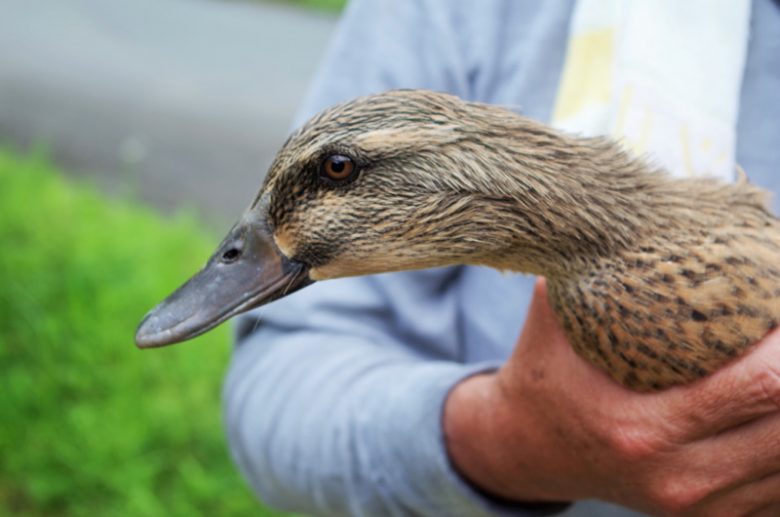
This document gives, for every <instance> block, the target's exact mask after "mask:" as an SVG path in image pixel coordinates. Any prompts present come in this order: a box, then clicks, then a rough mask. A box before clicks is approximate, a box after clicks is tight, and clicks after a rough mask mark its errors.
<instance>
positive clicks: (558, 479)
mask: <svg viewBox="0 0 780 517" xmlns="http://www.w3.org/2000/svg"><path fill="white" fill-rule="evenodd" d="M444 430H445V435H446V439H447V447H448V451H449V454H450V457H451V459H452V461H453V463H454V465H455V467H456V468H457V469H458V470H459V471H460V472H461V474H463V475H464V476H465V477H466V478H467V479H469V480H470V481H471V482H472V483H473V484H475V485H476V486H478V487H480V488H481V489H483V490H484V491H486V492H488V493H491V494H494V495H496V496H499V497H502V498H506V499H511V500H516V501H534V502H542V501H573V500H579V499H593V498H596V499H601V500H605V501H611V502H615V503H618V504H621V505H624V506H627V507H630V508H634V509H637V510H640V511H644V512H647V513H651V514H663V515H707V516H718V515H724V516H733V515H780V331H775V332H773V333H772V334H771V335H769V336H767V337H766V338H765V339H764V340H763V341H762V342H761V343H760V344H758V345H757V347H756V348H755V349H754V350H752V351H751V352H750V353H749V354H748V355H747V356H746V357H744V358H742V359H740V360H738V361H736V362H734V363H732V364H730V365H728V366H727V367H726V368H724V369H722V370H720V371H718V372H716V373H715V374H713V375H712V376H710V377H708V378H705V379H703V380H701V381H698V382H696V383H694V384H692V385H689V386H682V387H676V388H672V389H669V390H666V391H663V392H659V393H636V392H632V391H629V390H627V389H625V388H623V387H621V386H620V385H618V384H617V383H615V382H614V381H612V380H611V379H610V378H609V377H607V376H606V375H605V374H603V373H602V372H600V371H598V370H597V369H596V368H594V367H593V366H591V365H590V364H589V363H586V362H585V361H583V360H582V359H581V358H580V357H579V356H577V355H576V354H575V353H574V351H573V350H572V348H571V346H570V345H569V343H568V342H567V340H566V337H565V336H564V334H563V331H562V330H561V328H560V327H559V325H558V323H557V321H556V319H555V315H554V313H553V312H552V310H551V309H550V307H549V305H548V303H547V293H546V286H545V283H544V281H543V280H542V281H540V282H538V283H537V286H536V289H535V292H534V299H533V301H532V303H531V307H530V309H529V314H528V318H527V320H526V324H525V327H524V329H523V332H522V334H521V336H520V339H519V342H518V345H517V347H516V349H515V351H514V353H513V354H512V356H511V358H510V359H509V361H508V362H507V363H506V364H505V365H504V366H503V367H502V368H501V369H500V370H499V371H498V372H496V373H493V374H485V375H477V376H474V377H470V378H468V379H466V380H464V381H463V382H461V383H460V384H458V385H457V386H455V388H453V390H452V392H451V393H450V395H449V397H448V399H447V402H446V404H445V411H444Z"/></svg>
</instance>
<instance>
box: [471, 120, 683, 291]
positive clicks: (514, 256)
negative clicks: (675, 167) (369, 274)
mask: <svg viewBox="0 0 780 517" xmlns="http://www.w3.org/2000/svg"><path fill="white" fill-rule="evenodd" d="M522 120H523V122H524V125H523V127H521V128H519V129H516V133H515V135H514V138H501V137H499V138H493V139H490V140H488V141H487V142H486V144H487V145H488V146H490V151H491V152H482V153H481V154H480V153H479V152H478V151H477V155H478V156H479V157H480V160H479V166H481V167H484V166H485V165H488V166H490V167H491V174H490V175H485V174H484V173H482V174H480V173H479V172H478V171H475V174H477V175H478V177H480V178H486V179H485V180H484V184H480V181H473V182H472V185H471V186H470V187H471V188H470V190H471V192H472V194H471V201H472V203H473V210H472V211H471V212H472V214H473V218H472V220H471V221H469V222H467V223H466V224H470V225H471V226H472V228H473V230H474V233H473V235H474V238H475V240H476V241H477V242H480V246H477V247H475V249H478V251H475V253H476V254H477V255H476V256H475V257H474V258H475V259H476V260H475V262H476V263H480V264H483V265H487V266H490V267H494V268H497V269H506V270H514V271H521V272H526V273H532V274H540V275H545V276H555V275H562V274H571V273H572V272H577V271H582V270H583V269H584V268H585V269H586V268H587V267H588V265H589V264H592V263H593V262H594V260H595V259H598V258H600V257H605V256H610V255H612V254H614V253H615V252H616V251H618V250H620V249H623V248H626V247H628V246H630V245H631V244H632V243H634V242H635V241H636V240H637V239H638V238H640V237H641V236H642V234H644V233H646V232H647V231H648V229H650V228H653V227H658V225H659V224H660V225H663V224H666V223H664V221H670V220H673V216H672V215H671V214H669V213H665V212H664V210H663V209H660V208H661V207H660V206H659V203H658V199H665V200H667V201H669V200H672V199H674V194H675V192H674V190H675V189H670V188H669V187H670V185H671V183H672V182H670V181H669V180H668V179H667V178H666V177H665V176H664V175H663V174H662V173H661V172H660V171H658V170H653V169H651V168H649V167H648V166H647V164H646V163H645V162H643V161H642V160H639V159H637V158H635V157H633V156H631V155H629V154H628V153H627V152H625V151H624V150H623V149H622V148H621V147H620V146H619V145H617V144H615V143H613V142H611V141H609V140H607V139H601V138H597V139H592V138H577V137H572V136H568V135H564V134H561V133H559V132H557V131H555V130H552V129H550V128H547V127H545V126H542V125H540V124H536V123H534V122H533V121H529V120H527V119H522ZM483 142H484V140H483ZM477 145H479V144H477ZM486 156H489V157H490V158H486ZM490 160H493V162H494V163H490ZM486 162H487V163H486ZM472 167H473V169H476V168H477V165H472ZM475 187H476V188H475ZM475 190H476V191H477V192H475ZM679 190H680V189H679V188H678V189H677V192H676V194H678V197H677V199H680V196H679V194H680V191H679ZM685 203H689V201H684V202H680V203H674V202H673V203H665V208H666V209H667V210H670V209H671V208H670V207H671V206H672V205H675V204H679V205H680V206H684V205H685ZM673 211H674V210H672V212H673ZM486 240H489V242H490V244H489V245H488V246H484V244H485V241H486ZM483 250H485V252H483Z"/></svg>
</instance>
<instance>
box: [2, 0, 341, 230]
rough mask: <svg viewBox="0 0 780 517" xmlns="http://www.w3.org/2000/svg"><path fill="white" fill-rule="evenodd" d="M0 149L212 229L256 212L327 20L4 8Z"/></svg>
mask: <svg viewBox="0 0 780 517" xmlns="http://www.w3.org/2000/svg"><path fill="white" fill-rule="evenodd" d="M0 13H1V15H0V145H2V144H10V145H12V146H15V147H22V148H25V147H28V146H30V145H35V144H44V145H46V146H47V147H48V148H49V150H50V152H51V154H52V156H53V158H54V160H55V161H56V162H57V163H59V164H61V165H63V166H64V167H65V168H67V169H70V170H73V171H81V172H83V173H84V174H86V175H88V176H90V177H91V178H94V179H95V180H97V182H98V183H99V185H101V186H102V187H103V188H104V189H106V190H107V191H109V192H111V191H117V190H127V189H129V190H131V191H133V192H134V193H135V194H136V195H138V196H140V197H141V198H142V199H143V200H146V201H148V202H150V203H152V204H153V205H155V206H157V207H158V208H160V209H161V210H163V211H166V212H167V211H170V210H172V209H173V208H174V207H178V206H190V207H194V208H196V209H198V210H199V211H201V212H202V213H203V214H204V215H205V216H206V218H207V219H208V220H209V223H210V224H212V225H213V226H214V227H215V228H216V229H220V228H223V227H224V226H226V225H227V224H228V223H229V222H230V221H231V220H232V219H234V218H235V217H236V216H237V215H238V214H239V213H240V212H241V211H242V210H243V208H244V207H245V206H246V204H247V203H248V202H249V201H250V200H251V198H252V195H253V194H254V192H255V191H256V190H257V187H258V186H259V184H260V181H261V179H262V176H263V174H264V172H265V170H266V168H267V166H268V165H269V163H270V161H271V159H272V157H273V154H274V152H275V151H276V149H278V147H279V145H280V144H281V143H282V142H283V140H284V138H285V137H286V134H287V132H288V130H289V128H290V124H291V119H292V116H293V114H294V112H295V109H296V106H297V105H298V103H299V102H300V100H301V98H302V97H303V95H304V94H305V91H306V88H307V85H308V83H309V81H310V79H311V77H312V75H313V73H314V70H315V69H316V65H317V62H318V60H319V59H320V57H321V54H322V52H323V51H324V48H325V47H326V45H327V41H328V39H329V37H330V34H331V32H332V30H333V28H334V25H335V21H336V18H335V17H334V16H332V15H327V14H318V13H312V12H309V11H303V10H299V9H295V8H291V7H289V8H288V7H287V6H284V5H279V4H262V3H260V4H258V3H249V2H239V1H217V0H132V1H121V0H108V1H107V0H68V1H63V0H35V1H30V0H0Z"/></svg>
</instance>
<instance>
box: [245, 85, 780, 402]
mask: <svg viewBox="0 0 780 517" xmlns="http://www.w3.org/2000/svg"><path fill="white" fill-rule="evenodd" d="M332 154H343V155H347V156H349V157H351V158H352V159H353V160H354V161H355V163H356V165H357V167H358V169H359V171H360V172H359V175H358V176H357V177H356V178H355V179H354V180H351V181H348V182H345V183H343V184H332V183H330V182H323V181H322V179H321V178H320V177H319V173H318V171H319V167H320V163H321V162H322V160H323V159H325V158H326V157H327V156H329V155H332ZM767 199H768V195H767V193H766V192H764V191H763V190H761V189H760V188H758V187H756V186H754V185H751V184H750V183H748V182H747V181H745V180H744V179H743V180H741V181H739V182H737V183H734V184H727V183H723V182H720V181H717V180H713V179H706V178H698V179H696V178H688V179H674V178H671V177H670V176H668V175H667V174H666V173H665V172H664V171H663V170H661V169H659V168H658V167H655V166H653V165H652V164H650V163H648V162H647V161H645V160H643V159H641V158H638V157H635V156H633V155H631V154H630V153H628V152H626V151H625V150H624V149H623V148H621V147H620V146H619V145H618V144H616V143H615V142H613V141H611V140H609V139H605V138H582V137H578V136H573V135H568V134H565V133H562V132H559V131H557V130H555V129H552V128H550V127H547V126H545V125H544V124H541V123H539V122H536V121H533V120H530V119H528V118H525V117H523V116H521V115H518V114H517V113H514V112H511V111H508V110H505V109H503V108H500V107H496V106H490V105H486V104H480V103H470V102H464V101H462V100H460V99H458V98H456V97H453V96H451V95H446V94H441V93H435V92H428V91H421V90H399V91H393V92H387V93H383V94H378V95H373V96H369V97H363V98H358V99H355V100H352V101H349V102H347V103H344V104H341V105H339V106H335V107H333V108H330V109H328V110H325V111H324V112H322V113H320V114H318V115H317V116H315V117H314V118H313V119H311V120H310V121H309V122H308V123H307V124H306V125H304V126H303V127H302V128H301V129H299V130H298V131H297V132H296V133H294V134H293V135H291V137H290V138H289V139H288V141H287V143H286V144H285V145H284V147H283V148H282V150H281V151H280V153H279V154H278V156H277V158H276V160H275V161H274V163H273V165H272V166H271V169H270V170H269V173H268V175H267V177H266V181H265V184H264V186H263V188H262V189H261V191H260V194H258V197H257V199H256V200H255V203H254V205H255V206H262V208H263V209H264V210H266V211H267V220H268V223H269V225H270V227H271V228H272V230H273V232H274V236H275V239H276V241H277V243H278V245H279V247H280V249H281V250H282V251H283V252H284V253H285V254H286V255H288V256H289V257H290V258H294V259H295V260H297V261H299V262H302V263H304V264H307V265H308V266H309V267H310V276H311V277H312V278H313V279H327V278H336V277H342V276H354V275H362V274H372V273H381V272H388V271H401V270H408V269H420V268H427V267H434V266H445V265H452V264H479V265H487V266H491V267H495V268H498V269H503V270H512V271H521V272H525V273H533V274H538V275H544V276H546V277H547V278H548V279H549V285H550V290H549V292H550V301H551V303H552V306H553V308H554V309H555V311H556V313H557V314H558V316H559V318H560V321H561V324H562V326H563V327H564V329H565V331H566V333H567V335H568V337H569V339H570V341H571V342H572V345H573V346H574V348H575V349H576V350H577V352H578V353H579V354H580V355H581V356H582V357H584V358H585V359H587V360H588V361H590V362H592V363H593V364H594V365H596V366H598V367H599V368H601V369H602V370H604V371H605V372H606V373H607V374H609V375H610V376H612V377H613V378H614V379H615V380H616V381H618V382H620V383H622V384H624V385H625V386H627V387H629V388H632V389H636V390H654V389H663V388H666V387H669V386H673V385H675V384H680V383H686V382H691V381H693V380H695V379H698V378H700V377H703V376H705V375H707V374H709V373H711V372H713V371H715V370H716V369H717V368H719V367H721V366H722V365H723V364H725V363H726V362H728V361H730V360H732V359H733V358H735V357H738V356H739V355H741V354H742V353H744V352H745V351H746V350H747V349H748V348H749V347H750V346H751V345H752V344H754V343H756V342H757V341H759V340H760V339H761V338H762V337H763V336H764V335H765V334H766V333H767V332H768V331H770V330H771V329H773V328H774V327H776V326H777V325H778V321H780V273H779V272H778V268H780V222H778V219H777V218H775V217H774V216H773V215H772V214H771V212H770V211H769V210H768V208H767Z"/></svg>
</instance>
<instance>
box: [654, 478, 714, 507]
mask: <svg viewBox="0 0 780 517" xmlns="http://www.w3.org/2000/svg"><path fill="white" fill-rule="evenodd" d="M711 493H712V490H711V489H710V487H708V486H707V485H706V484H701V483H696V482H692V481H690V480H686V479H681V478H679V477H677V476H672V477H667V478H664V479H660V480H658V481H657V482H655V483H653V484H652V485H651V486H650V490H649V498H650V502H651V504H652V505H653V506H655V507H656V508H659V509H660V510H661V513H662V514H663V515H673V516H678V515H679V516H695V515H699V514H700V512H698V511H697V507H698V506H699V505H700V503H701V502H702V501H704V500H705V499H706V498H707V496H709V495H710V494H711Z"/></svg>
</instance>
